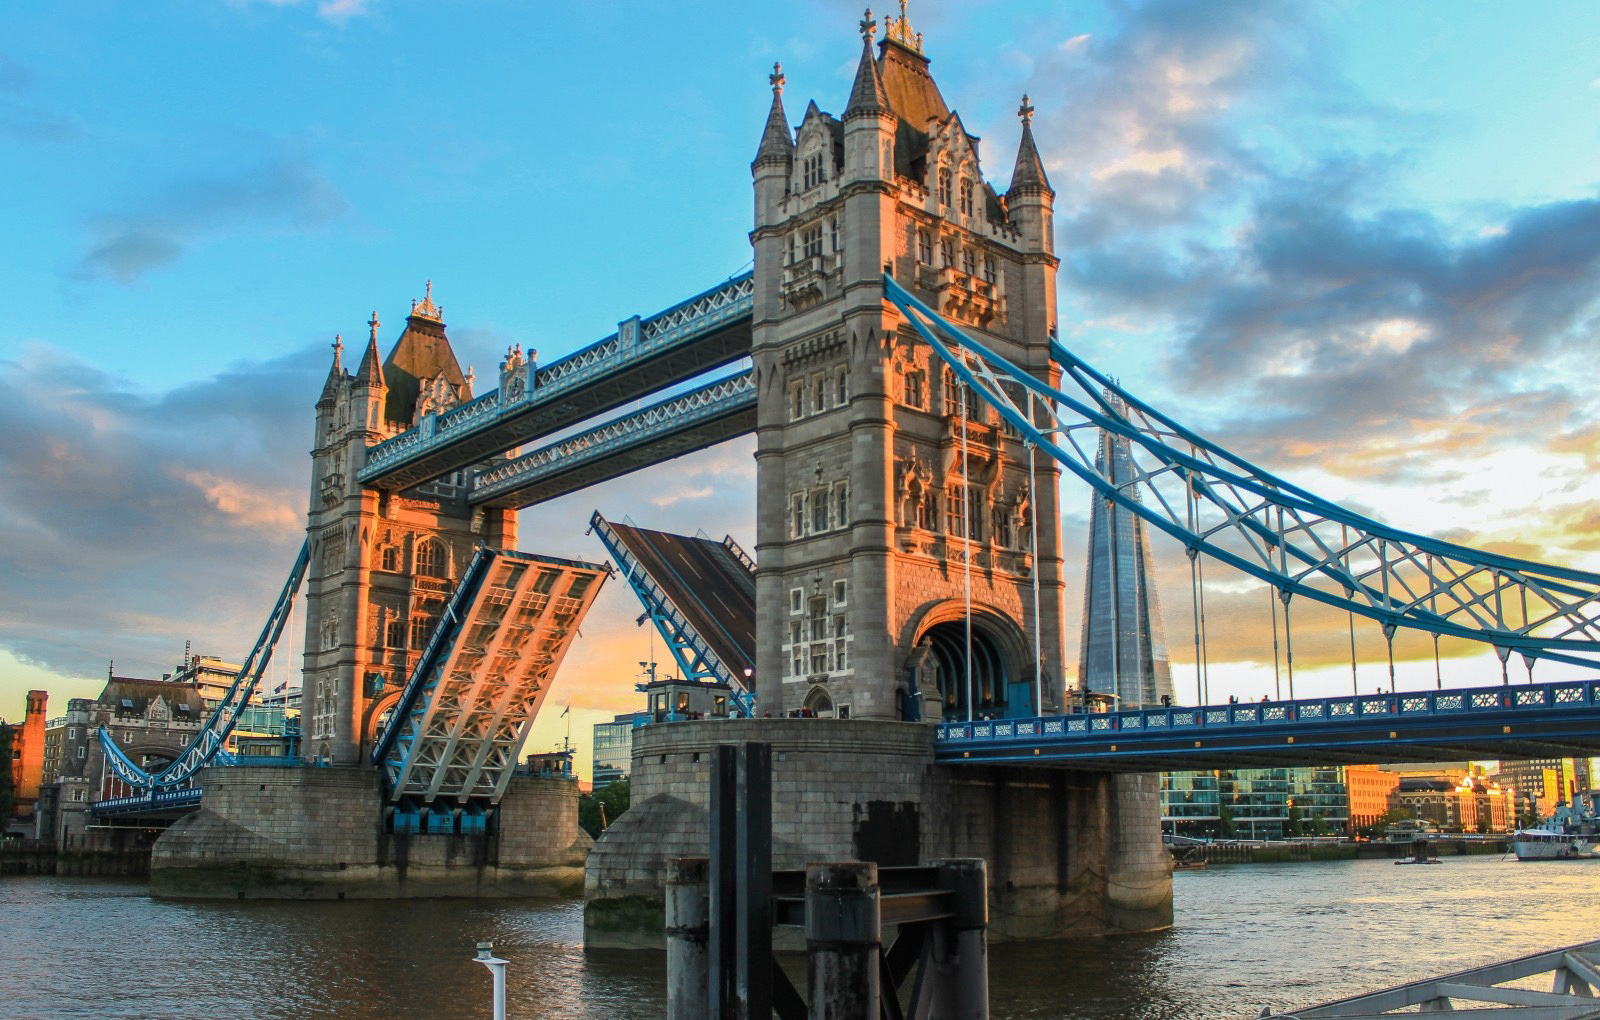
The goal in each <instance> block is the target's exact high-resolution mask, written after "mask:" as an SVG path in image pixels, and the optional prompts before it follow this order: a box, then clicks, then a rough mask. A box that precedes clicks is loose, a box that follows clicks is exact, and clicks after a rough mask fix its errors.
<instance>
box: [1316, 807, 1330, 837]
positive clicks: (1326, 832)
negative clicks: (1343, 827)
mask: <svg viewBox="0 0 1600 1020" xmlns="http://www.w3.org/2000/svg"><path fill="white" fill-rule="evenodd" d="M1311 834H1312V835H1313V836H1331V835H1333V829H1332V828H1330V827H1329V826H1328V820H1327V819H1326V818H1324V817H1322V812H1321V811H1320V810H1319V811H1313V812H1312V813H1311Z"/></svg>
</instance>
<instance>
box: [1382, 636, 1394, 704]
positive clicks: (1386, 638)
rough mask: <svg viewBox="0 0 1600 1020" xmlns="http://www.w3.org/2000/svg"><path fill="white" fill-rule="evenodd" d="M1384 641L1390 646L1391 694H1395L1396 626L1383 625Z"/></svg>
mask: <svg viewBox="0 0 1600 1020" xmlns="http://www.w3.org/2000/svg"><path fill="white" fill-rule="evenodd" d="M1383 640H1384V642H1385V643H1386V644H1387V645H1388V646H1389V693H1390V694H1393V693H1394V692H1395V686H1394V626H1393V625H1392V624H1387V623H1386V624H1384V625H1383Z"/></svg>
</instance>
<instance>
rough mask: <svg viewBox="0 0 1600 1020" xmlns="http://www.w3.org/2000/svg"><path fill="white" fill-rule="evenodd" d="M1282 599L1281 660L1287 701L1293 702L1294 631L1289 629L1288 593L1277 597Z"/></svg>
mask: <svg viewBox="0 0 1600 1020" xmlns="http://www.w3.org/2000/svg"><path fill="white" fill-rule="evenodd" d="M1278 597H1279V598H1281V599H1283V659H1284V662H1285V663H1287V665H1288V672H1289V700H1290V701H1293V700H1294V631H1293V630H1291V629H1290V627H1289V598H1290V594H1289V592H1282V593H1280V594H1279V596H1278Z"/></svg>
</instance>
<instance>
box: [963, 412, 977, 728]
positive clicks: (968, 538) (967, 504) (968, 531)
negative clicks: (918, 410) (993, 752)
mask: <svg viewBox="0 0 1600 1020" xmlns="http://www.w3.org/2000/svg"><path fill="white" fill-rule="evenodd" d="M960 386H961V389H960V395H961V535H962V538H963V539H964V540H965V543H966V553H967V555H966V560H967V562H966V569H965V571H964V572H963V573H964V585H965V588H966V593H965V599H966V608H967V613H966V616H967V655H966V660H967V662H966V666H967V722H971V721H972V714H973V702H974V701H975V700H976V699H974V698H973V696H972V492H971V490H970V489H969V488H968V484H967V477H968V474H967V468H968V465H967V384H966V383H965V382H963V383H961V384H960Z"/></svg>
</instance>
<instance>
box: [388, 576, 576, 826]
mask: <svg viewBox="0 0 1600 1020" xmlns="http://www.w3.org/2000/svg"><path fill="white" fill-rule="evenodd" d="M605 577H606V568H605V567H604V566H602V565H599V564H594V563H585V562H581V561H577V560H563V559H556V558H554V557H547V556H533V555H530V554H528V553H520V552H514V551H510V550H480V551H479V552H478V554H477V555H475V556H474V557H473V560H472V562H471V563H469V564H468V566H467V569H466V571H465V572H464V574H463V576H462V579H461V582H460V583H459V584H458V585H457V586H456V590H455V592H454V593H453V594H452V595H451V598H450V601H449V603H448V605H447V606H446V608H445V611H444V613H443V614H442V615H441V616H440V619H439V622H438V624H437V625H436V626H435V628H434V633H433V635H432V636H431V637H430V639H429V641H428V645H427V647H426V648H425V649H424V650H423V654H422V657H421V659H420V660H419V662H418V664H417V667H416V669H415V670H414V671H413V673H412V675H411V678H410V680H409V681H408V682H407V684H406V686H405V688H404V689H403V690H402V691H401V696H400V700H399V702H398V703H397V704H396V706H395V711H394V713H393V715H392V716H391V718H390V721H389V724H388V725H387V726H386V727H385V728H384V731H383V732H382V733H381V734H380V735H379V737H378V740H377V743H376V747H375V749H374V751H373V762H374V764H377V765H379V766H380V767H381V768H382V770H383V774H384V779H385V785H386V787H387V795H388V799H389V800H390V801H391V802H392V803H394V804H395V805H396V806H397V808H398V809H401V810H399V815H400V816H406V815H408V814H409V813H416V812H421V811H424V810H425V812H426V814H425V815H424V816H423V820H422V822H421V824H422V825H423V826H424V828H425V830H426V831H428V832H453V831H456V829H457V825H458V824H465V825H468V826H470V825H472V824H475V823H474V822H473V821H472V819H473V817H474V816H473V813H472V812H471V811H470V810H468V809H469V808H470V807H471V806H472V804H474V803H476V804H477V805H478V807H479V808H489V807H492V806H493V805H495V804H497V803H499V801H500V798H501V797H502V796H503V795H504V793H505V790H506V786H507V784H508V783H509V782H510V780H511V776H512V773H513V771H514V769H515V766H516V758H517V754H518V753H519V751H520V750H521V748H522V745H523V742H524V741H525V740H526V739H527V735H528V730H529V728H530V727H531V726H532V725H533V720H534V717H535V716H536V715H537V713H538V711H539V707H540V705H541V704H542V703H543V701H544V698H545V695H546V694H547V693H548V691H549V687H550V684H551V682H552V681H553V680H554V677H555V673H556V670H557V668H558V667H559V666H560V663H561V659H562V657H563V656H564V655H565V654H566V651H567V649H568V648H569V647H570V646H571V643H572V639H573V637H574V636H575V635H576V634H577V629H578V626H579V625H580V624H581V622H582V620H583V616H584V614H585V613H586V612H587V611H588V609H589V607H590V606H591V605H593V603H594V599H595V596H596V594H597V593H598V592H599V590H600V588H601V586H602V584H603V583H604V581H605ZM463 812H465V814H463ZM461 819H465V821H460V820H461ZM396 824H398V825H401V826H402V827H404V826H406V825H409V824H410V822H409V821H407V819H406V817H399V818H397V821H396Z"/></svg>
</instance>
